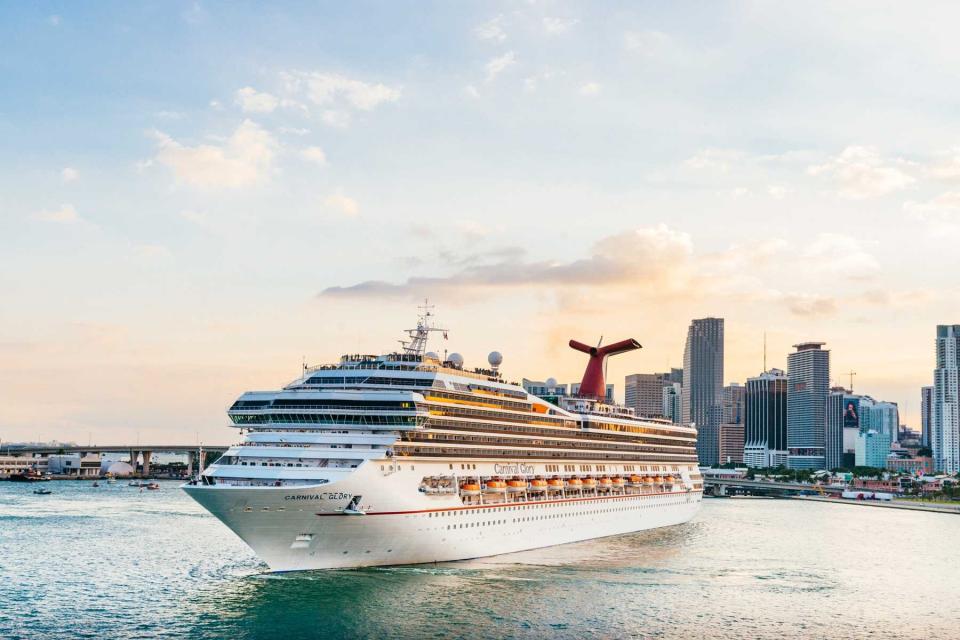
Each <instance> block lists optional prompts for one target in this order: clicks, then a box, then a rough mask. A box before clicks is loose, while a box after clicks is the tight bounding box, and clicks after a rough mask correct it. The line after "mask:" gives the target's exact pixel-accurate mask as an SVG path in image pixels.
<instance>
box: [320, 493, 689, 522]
mask: <svg viewBox="0 0 960 640" xmlns="http://www.w3.org/2000/svg"><path fill="white" fill-rule="evenodd" d="M702 493H703V492H702V491H661V492H658V493H643V494H633V495H626V496H596V497H592V498H563V499H561V500H535V501H531V502H503V503H496V504H478V505H471V506H469V507H447V508H446V509H443V508H440V509H416V510H412V511H372V512H367V513H364V515H365V516H399V515H411V514H415V513H439V512H441V511H473V510H476V509H494V508H498V507H528V506H531V505H543V504H567V503H574V502H596V501H597V500H620V501H623V500H630V499H633V498H653V497H656V496H690V495H700V494H702ZM314 515H316V516H318V517H322V518H326V517H330V516H346V517H351V518H353V517H356V516H353V515H351V514H349V513H342V512H338V513H317V514H314Z"/></svg>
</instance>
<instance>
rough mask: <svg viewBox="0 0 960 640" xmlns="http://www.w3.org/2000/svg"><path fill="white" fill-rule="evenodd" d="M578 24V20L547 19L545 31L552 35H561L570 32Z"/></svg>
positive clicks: (544, 26)
mask: <svg viewBox="0 0 960 640" xmlns="http://www.w3.org/2000/svg"><path fill="white" fill-rule="evenodd" d="M578 22H580V21H579V20H577V19H576V18H551V17H546V18H544V19H543V30H544V31H546V32H547V33H549V34H551V35H559V34H561V33H566V32H567V31H569V30H570V29H571V28H572V27H573V26H574V25H576V24H577V23H578Z"/></svg>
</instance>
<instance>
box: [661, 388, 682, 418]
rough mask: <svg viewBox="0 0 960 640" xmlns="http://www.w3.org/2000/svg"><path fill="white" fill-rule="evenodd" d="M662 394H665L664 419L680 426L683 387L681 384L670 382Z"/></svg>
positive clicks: (662, 390)
mask: <svg viewBox="0 0 960 640" xmlns="http://www.w3.org/2000/svg"><path fill="white" fill-rule="evenodd" d="M661 393H662V394H663V417H664V418H666V419H667V420H669V421H670V422H672V423H673V424H680V420H681V416H682V414H681V406H680V403H681V397H682V395H683V387H682V386H681V384H680V383H679V382H670V383H668V384H665V385H664V386H663V388H662V389H661Z"/></svg>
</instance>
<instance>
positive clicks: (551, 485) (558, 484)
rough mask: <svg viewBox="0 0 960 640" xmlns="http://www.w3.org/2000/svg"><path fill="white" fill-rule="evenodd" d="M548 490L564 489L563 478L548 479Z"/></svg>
mask: <svg viewBox="0 0 960 640" xmlns="http://www.w3.org/2000/svg"><path fill="white" fill-rule="evenodd" d="M547 491H563V480H561V479H560V478H551V479H549V480H547Z"/></svg>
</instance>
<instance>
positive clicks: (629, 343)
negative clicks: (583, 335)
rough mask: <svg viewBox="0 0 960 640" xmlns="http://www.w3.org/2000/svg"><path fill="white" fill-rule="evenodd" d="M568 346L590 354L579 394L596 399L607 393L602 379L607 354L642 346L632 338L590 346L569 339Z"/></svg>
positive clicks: (615, 353)
mask: <svg viewBox="0 0 960 640" xmlns="http://www.w3.org/2000/svg"><path fill="white" fill-rule="evenodd" d="M570 346H571V347H573V348H574V349H576V350H577V351H582V352H584V353H586V354H589V355H590V361H589V362H587V368H586V369H585V370H584V372H583V380H581V381H580V394H579V395H580V396H583V397H586V398H596V399H598V400H602V399H603V398H604V397H606V395H607V385H606V383H605V382H604V380H603V365H604V364H605V363H606V361H607V356H614V355H617V354H618V353H626V352H627V351H633V350H635V349H641V348H642V346H641V344H640V343H639V342H637V341H636V340H634V339H633V338H628V339H627V340H621V341H620V342H614V343H613V344H608V345H607V346H605V347H600V346H597V347H591V346H589V345H585V344H583V343H582V342H577V341H576V340H571V341H570Z"/></svg>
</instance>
